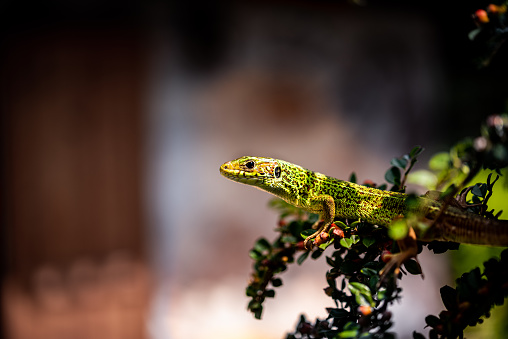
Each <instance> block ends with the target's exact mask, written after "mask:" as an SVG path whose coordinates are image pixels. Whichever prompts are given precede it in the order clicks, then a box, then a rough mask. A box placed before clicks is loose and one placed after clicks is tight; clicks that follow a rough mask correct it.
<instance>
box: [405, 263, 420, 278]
mask: <svg viewBox="0 0 508 339" xmlns="http://www.w3.org/2000/svg"><path fill="white" fill-rule="evenodd" d="M404 267H405V268H406V270H407V271H408V272H409V273H411V274H413V275H417V274H422V268H421V267H420V264H419V263H418V262H417V261H416V260H408V261H406V262H405V263H404Z"/></svg>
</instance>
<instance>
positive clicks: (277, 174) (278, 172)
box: [274, 166, 280, 178]
mask: <svg viewBox="0 0 508 339" xmlns="http://www.w3.org/2000/svg"><path fill="white" fill-rule="evenodd" d="M274 173H275V177H276V178H280V167H279V166H277V167H275V171H274Z"/></svg>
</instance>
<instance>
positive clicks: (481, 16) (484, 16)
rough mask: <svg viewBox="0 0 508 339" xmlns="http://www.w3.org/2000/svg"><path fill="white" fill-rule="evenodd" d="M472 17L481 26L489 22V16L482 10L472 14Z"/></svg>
mask: <svg viewBox="0 0 508 339" xmlns="http://www.w3.org/2000/svg"><path fill="white" fill-rule="evenodd" d="M474 16H475V18H476V19H477V20H478V22H480V23H482V24H486V23H487V22H489V15H488V14H487V12H486V11H485V10H483V9H479V10H477V11H476V12H474Z"/></svg>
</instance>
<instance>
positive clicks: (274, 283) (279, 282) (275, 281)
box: [272, 278, 282, 287]
mask: <svg viewBox="0 0 508 339" xmlns="http://www.w3.org/2000/svg"><path fill="white" fill-rule="evenodd" d="M272 286H273V287H279V286H282V280H281V279H280V278H274V279H272Z"/></svg>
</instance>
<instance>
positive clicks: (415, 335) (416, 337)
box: [413, 331, 425, 339]
mask: <svg viewBox="0 0 508 339" xmlns="http://www.w3.org/2000/svg"><path fill="white" fill-rule="evenodd" d="M413 339H425V336H424V335H423V334H421V333H418V332H416V331H413Z"/></svg>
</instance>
